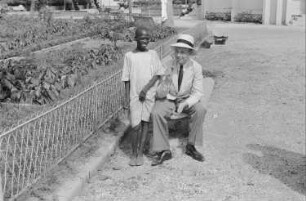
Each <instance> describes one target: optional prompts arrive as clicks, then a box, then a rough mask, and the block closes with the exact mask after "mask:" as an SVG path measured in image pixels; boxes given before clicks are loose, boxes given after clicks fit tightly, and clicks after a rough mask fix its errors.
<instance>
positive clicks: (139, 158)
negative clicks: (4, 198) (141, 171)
mask: <svg viewBox="0 0 306 201" xmlns="http://www.w3.org/2000/svg"><path fill="white" fill-rule="evenodd" d="M136 164H137V165H138V166H142V165H143V164H144V158H143V155H138V156H137V158H136Z"/></svg>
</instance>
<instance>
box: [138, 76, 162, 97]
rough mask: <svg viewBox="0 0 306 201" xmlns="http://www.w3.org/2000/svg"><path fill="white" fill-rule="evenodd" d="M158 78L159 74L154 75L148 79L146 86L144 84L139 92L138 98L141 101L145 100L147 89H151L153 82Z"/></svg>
mask: <svg viewBox="0 0 306 201" xmlns="http://www.w3.org/2000/svg"><path fill="white" fill-rule="evenodd" d="M160 78H161V75H154V76H153V77H152V78H151V80H150V81H149V83H148V84H146V86H144V88H143V89H142V90H141V92H140V93H139V100H140V101H141V102H143V101H145V100H146V95H147V92H148V91H149V89H151V87H152V86H153V85H154V84H155V82H156V81H157V80H159V79H160Z"/></svg>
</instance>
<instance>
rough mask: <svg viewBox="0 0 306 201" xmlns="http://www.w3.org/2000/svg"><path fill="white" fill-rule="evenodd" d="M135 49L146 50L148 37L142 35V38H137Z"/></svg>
mask: <svg viewBox="0 0 306 201" xmlns="http://www.w3.org/2000/svg"><path fill="white" fill-rule="evenodd" d="M136 41H137V49H138V50H140V51H146V50H147V46H148V44H149V38H148V37H147V38H146V37H143V38H138V39H137V40H136Z"/></svg>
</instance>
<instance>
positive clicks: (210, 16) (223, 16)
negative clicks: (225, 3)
mask: <svg viewBox="0 0 306 201" xmlns="http://www.w3.org/2000/svg"><path fill="white" fill-rule="evenodd" d="M205 19H207V20H213V21H216V20H220V21H231V12H207V13H206V15H205Z"/></svg>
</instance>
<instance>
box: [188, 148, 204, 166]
mask: <svg viewBox="0 0 306 201" xmlns="http://www.w3.org/2000/svg"><path fill="white" fill-rule="evenodd" d="M185 153H186V154H187V155H188V156H190V157H191V158H193V159H194V160H197V161H201V162H203V161H204V160H205V159H204V156H203V155H202V154H201V153H200V152H198V151H197V150H196V148H195V147H194V145H192V144H187V145H186V151H185Z"/></svg>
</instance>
